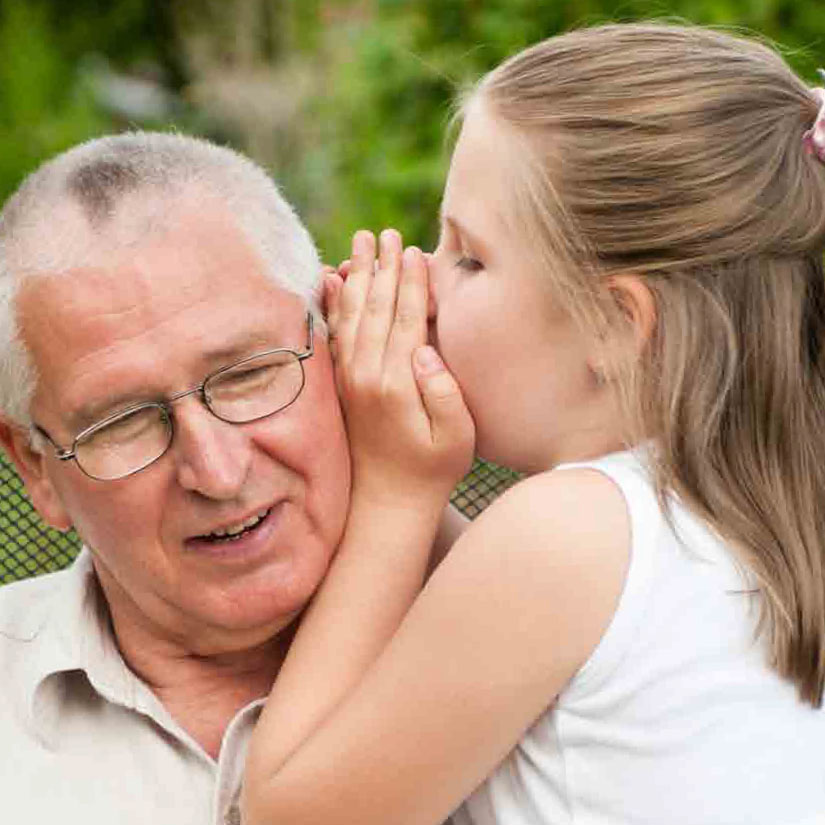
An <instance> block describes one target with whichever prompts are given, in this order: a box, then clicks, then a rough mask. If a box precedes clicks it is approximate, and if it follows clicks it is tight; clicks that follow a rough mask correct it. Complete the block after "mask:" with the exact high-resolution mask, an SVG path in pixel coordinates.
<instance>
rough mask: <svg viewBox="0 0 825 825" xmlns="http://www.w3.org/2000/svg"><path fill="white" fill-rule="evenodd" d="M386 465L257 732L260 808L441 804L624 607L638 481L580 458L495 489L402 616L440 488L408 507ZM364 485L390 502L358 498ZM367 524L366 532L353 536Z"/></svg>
mask: <svg viewBox="0 0 825 825" xmlns="http://www.w3.org/2000/svg"><path fill="white" fill-rule="evenodd" d="M379 271H380V269H379ZM342 344H344V346H348V344H345V343H344V342H343V341H340V340H339V346H341V345H342ZM424 392H425V396H426V389H425V390H424ZM445 397H449V393H448V394H447V395H446V396H445ZM447 418H449V416H447ZM435 420H438V419H437V416H436V417H435V418H434V419H433V421H435ZM353 423H354V422H353ZM373 426H376V427H377V426H379V422H373ZM353 458H354V461H355V474H356V479H357V475H358V466H359V463H358V460H356V456H355V455H354V456H353ZM439 462H440V460H439V461H436V462H435V463H436V464H438V465H439V466H440V464H439ZM377 463H378V464H380V462H377ZM416 466H420V464H419V465H416ZM386 470H387V472H386V474H385V476H384V486H383V488H382V486H381V485H378V486H377V487H373V486H372V484H371V483H367V484H366V486H365V487H362V488H360V491H359V488H358V483H357V480H356V485H355V488H354V497H353V515H352V518H351V521H350V523H349V524H348V527H347V534H346V537H345V540H344V544H343V546H342V548H341V554H340V555H339V558H338V559H337V560H336V562H335V563H334V565H333V569H332V571H331V573H330V576H329V577H328V579H327V582H326V583H325V585H324V587H323V588H322V591H321V593H320V595H319V598H318V600H317V601H316V602H315V603H314V604H313V606H312V608H311V610H310V612H309V615H308V616H307V621H306V622H305V624H304V625H302V628H301V630H300V631H299V635H298V638H296V642H295V645H294V647H293V650H292V651H291V653H290V657H288V659H287V662H286V663H285V665H284V670H283V671H282V674H281V676H280V677H279V679H278V681H277V683H276V686H275V688H274V690H273V693H272V696H271V697H270V701H269V703H268V707H267V709H266V712H265V714H264V716H263V717H262V721H261V724H260V726H259V727H258V729H257V730H256V732H255V736H254V739H253V743H252V746H251V749H250V755H249V760H248V763H247V775H246V776H247V778H246V785H245V789H244V800H243V802H244V816H245V820H244V821H245V822H248V823H250V825H259V823H260V825H262V824H263V823H266V822H277V823H278V824H279V825H296V823H312V825H335V823H339V824H340V825H343V824H344V823H358V825H373V823H374V825H378V823H380V824H381V825H385V823H387V822H391V823H393V825H405V824H406V823H410V825H412V823H416V825H436V823H439V822H441V821H443V820H444V818H445V817H446V816H447V815H448V814H449V813H450V812H451V811H452V810H453V808H454V807H455V806H456V805H457V804H458V803H459V802H460V801H461V799H463V798H464V797H465V796H466V795H468V794H469V793H470V792H471V791H472V790H473V788H474V787H475V786H476V785H477V784H478V783H479V782H481V781H482V779H483V778H484V777H485V776H486V775H487V774H489V773H490V772H491V771H492V770H493V769H494V767H495V765H496V764H497V763H498V762H499V761H500V760H501V759H502V758H503V757H504V756H505V755H506V753H507V752H508V750H510V749H511V748H512V747H513V746H514V745H515V744H516V742H517V741H518V739H519V737H520V736H521V735H522V733H523V732H524V730H525V729H526V728H527V727H528V726H529V725H530V723H531V722H532V721H533V720H534V719H535V718H536V717H537V716H538V715H539V714H540V713H541V712H542V711H543V710H544V709H545V708H546V707H547V706H548V705H549V704H550V703H551V702H552V700H553V698H554V697H555V696H556V694H557V693H558V692H559V691H560V690H561V689H562V688H563V686H564V684H565V683H566V682H567V681H568V680H569V678H570V677H571V676H572V674H574V673H575V671H576V670H577V668H578V667H579V666H580V665H581V663H582V662H583V661H584V660H585V659H586V658H587V656H588V654H589V652H590V651H591V650H592V649H593V647H594V646H595V644H596V643H597V641H598V639H599V638H600V636H601V634H602V632H603V630H604V628H605V627H606V625H607V623H608V621H609V619H610V617H611V615H612V613H613V610H614V609H615V604H616V601H617V599H618V596H619V593H620V591H621V586H622V582H623V577H624V571H625V566H626V563H627V554H628V550H627V548H628V544H629V539H628V526H627V516H626V512H625V508H624V503H623V499H622V497H621V494H620V493H619V492H618V491H617V490H616V489H615V488H614V486H613V484H612V482H610V481H609V480H608V479H606V478H605V477H603V476H601V475H600V474H598V473H595V472H592V471H566V472H564V473H555V474H547V475H542V476H537V477H535V478H533V479H530V480H528V481H526V482H522V483H521V484H519V485H516V487H514V488H513V489H511V490H510V491H508V492H507V493H506V494H505V495H504V496H502V497H501V499H499V500H498V501H497V502H495V503H494V504H493V505H491V507H490V508H488V510H487V511H485V513H483V514H482V515H481V516H480V517H479V518H478V519H477V520H476V521H475V522H474V523H473V524H472V525H471V526H470V527H469V528H468V529H467V530H466V532H465V533H464V534H463V535H462V536H461V538H460V539H459V540H458V542H457V543H456V545H455V547H454V548H453V550H452V551H451V552H450V554H449V555H448V556H447V558H446V559H445V560H444V561H443V562H442V563H441V565H440V566H439V567H438V569H437V570H436V571H435V573H434V574H433V575H432V577H431V579H430V580H429V582H428V584H427V586H426V587H425V589H424V590H423V592H422V593H421V594H420V596H419V597H418V598H417V599H416V600H415V603H414V605H413V606H412V608H411V609H410V610H409V612H408V613H407V614H406V616H404V613H405V609H406V603H409V601H410V600H411V599H413V598H414V597H415V591H416V587H417V586H418V583H419V582H420V581H421V577H423V571H424V568H425V566H426V555H427V552H426V548H427V546H428V543H429V541H430V540H431V539H432V532H431V531H432V529H433V527H434V524H435V520H436V519H437V514H438V512H439V511H440V509H441V506H442V505H443V497H442V498H441V500H440V502H439V504H438V505H430V504H428V503H427V502H428V501H429V499H428V495H429V494H428V493H427V492H426V489H427V485H426V484H424V483H423V481H424V479H423V478H414V479H413V480H412V482H410V488H411V490H412V491H413V500H414V501H416V502H418V504H416V505H415V510H412V509H409V508H405V507H400V508H398V504H397V494H396V495H393V496H392V497H389V498H387V499H386V500H384V498H383V495H382V491H383V493H386V492H388V491H389V489H390V488H392V489H396V488H395V482H394V481H392V475H393V472H394V469H393V467H392V466H391V465H390V466H388V467H387V468H386ZM379 477H380V475H375V476H372V479H373V482H374V481H375V480H376V479H378V478H379ZM366 478H367V479H369V478H370V476H369V474H367V476H366ZM388 479H389V481H388ZM390 482H391V483H390ZM364 490H370V491H371V495H373V496H375V498H376V500H377V501H379V502H381V504H380V506H379V509H378V510H375V509H373V508H371V507H364V508H362V507H361V505H359V504H358V501H359V494H360V492H363V491H364ZM442 496H443V492H442ZM367 500H369V497H366V498H364V499H363V501H367ZM583 503H584V504H586V506H587V511H588V513H598V514H599V518H598V519H594V518H592V517H588V515H587V513H583V512H582V505H583ZM385 519H386V520H385ZM396 525H400V527H399V526H396ZM393 527H395V529H394V530H393V529H391V528H393ZM424 533H428V538H427V539H426V540H424V541H423V542H421V541H420V538H421V536H422V535H423V534H424ZM356 535H358V536H362V537H368V538H367V540H366V542H365V543H362V542H361V540H360V539H359V541H358V542H355V543H350V539H351V537H355V536H356ZM377 536H383V538H382V539H381V542H377V543H372V542H371V540H370V539H369V537H373V538H374V537H377ZM386 536H389V540H388V541H386ZM385 542H386V543H385ZM412 545H415V546H414V547H413V546H412ZM388 590H389V593H388V592H387V591H388ZM385 597H386V599H385ZM402 617H403V621H402V623H401V626H400V627H399V628H398V629H397V630H396V628H395V625H396V624H397V622H398V621H399V620H401V619H402ZM365 620H366V621H365ZM362 622H364V624H361V623H362ZM376 627H377V628H378V632H376ZM293 654H294V655H293ZM364 671H366V672H364Z"/></svg>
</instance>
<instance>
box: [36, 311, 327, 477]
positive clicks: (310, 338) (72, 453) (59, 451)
mask: <svg viewBox="0 0 825 825" xmlns="http://www.w3.org/2000/svg"><path fill="white" fill-rule="evenodd" d="M306 324H307V344H306V349H305V350H304V351H303V352H296V351H295V350H294V349H292V348H291V347H274V348H273V349H268V350H262V351H261V352H256V353H253V354H252V355H248V356H246V357H245V358H241V359H240V360H239V361H234V362H233V363H231V364H227V365H226V366H224V367H221V368H220V369H217V370H215V371H214V372H210V373H209V375H207V376H206V378H204V379H203V381H201V383H200V384H198V385H197V386H196V387H192V389H189V390H183V391H182V392H178V393H175V394H174V395H171V396H169V397H168V398H164V399H162V400H158V401H140V402H138V403H137V404H132V405H130V406H128V407H124V408H123V409H122V410H118V411H117V412H113V413H112V414H111V415H107V416H106V417H105V418H103V419H101V420H100V421H96V422H95V423H94V424H90V425H89V426H88V427H85V428H84V429H82V430H81V431H80V432H79V433H78V434H77V435H76V436H75V437H74V439H73V441H72V443H71V446H70V447H61V446H60V445H59V444H58V443H57V442H56V441H55V440H54V439H53V438H52V437H51V436H50V435H49V434H48V433H47V432H46V430H45V429H43V427H41V426H40V425H39V424H37V423H35V422H32V425H31V429H32V430H33V431H34V432H35V433H37V434H38V435H41V436H43V438H45V439H46V440H47V441H48V442H49V444H51V445H52V447H54V451H55V456H56V457H57V458H58V459H59V460H60V461H72V460H73V461H74V462H75V464H76V465H77V467H78V469H79V470H80V471H81V472H82V473H83V474H84V475H85V476H87V477H88V478H91V479H94V480H95V481H120V480H121V479H123V478H128V477H129V476H132V475H134V474H135V473H139V472H140V471H141V470H145V469H146V468H147V467H149V466H151V465H152V464H154V463H155V462H156V461H157V460H158V459H159V458H161V457H162V456H164V455H165V454H166V453H167V452H168V451H169V447H171V446H172V441H173V439H174V436H175V417H174V416H173V415H172V409H171V407H172V404H174V403H175V402H176V401H180V399H181V398H186V396H188V395H194V394H195V393H200V399H201V403H202V404H203V406H204V407H205V408H206V409H207V410H208V411H209V412H210V413H211V414H212V415H214V416H215V418H217V419H218V420H219V421H224V422H226V423H227V424H251V423H252V422H253V421H261V420H262V419H264V418H269V416H270V415H275V413H279V412H282V411H283V410H285V409H286V408H287V407H289V406H291V405H292V404H294V403H295V402H296V401H297V400H298V398H299V397H300V395H301V393H302V392H303V389H304V387H305V386H306V372H305V371H304V364H303V362H304V361H305V360H306V359H307V358H311V357H312V356H313V355H314V354H315V341H314V331H315V330H314V328H315V323H314V318H313V315H312V311H311V310H307V313H306ZM277 352H288V353H290V354H292V355H294V356H295V357H296V358H297V359H298V364H299V365H300V367H301V386H300V388H299V389H298V392H297V393H296V394H295V397H294V398H293V399H292V400H291V401H290V402H289V403H288V404H284V406H283V407H278V408H277V409H274V410H272V412H268V413H265V414H264V415H258V416H255V417H254V418H248V419H245V420H243V421H232V420H231V419H228V418H224V417H222V416H220V415H218V414H217V413H216V412H215V411H214V410H213V409H212V405H211V403H210V401H209V399H208V398H207V395H206V385H207V384H208V383H209V382H210V381H211V380H212V379H213V378H215V377H217V376H218V375H221V374H222V373H225V372H229V370H233V369H235V368H236V367H239V366H241V364H245V363H247V362H248V361H252V360H253V359H255V358H261V357H262V356H264V355H274V354H275V353H277ZM149 407H157V408H159V409H160V410H161V411H162V412H163V414H164V416H165V417H166V420H167V421H168V422H169V430H170V432H169V441H168V443H167V444H166V447H164V449H163V452H161V453H159V454H158V455H156V456H155V457H154V458H153V459H151V460H150V461H147V462H146V463H145V464H141V466H140V467H136V468H135V469H134V470H130V471H129V472H128V473H124V474H123V475H121V476H115V477H114V478H98V477H97V476H94V475H92V474H91V473H89V472H88V471H87V470H85V469H84V468H83V465H82V464H81V463H80V462H79V461H78V460H77V445H78V443H79V442H80V441H82V440H83V439H84V438H88V437H89V436H90V435H92V434H94V433H95V432H97V431H99V430H102V429H103V428H105V427H107V426H109V424H111V423H112V422H113V421H117V420H118V419H119V418H121V417H123V416H125V415H128V414H130V413H133V412H135V411H136V410H142V409H147V408H149Z"/></svg>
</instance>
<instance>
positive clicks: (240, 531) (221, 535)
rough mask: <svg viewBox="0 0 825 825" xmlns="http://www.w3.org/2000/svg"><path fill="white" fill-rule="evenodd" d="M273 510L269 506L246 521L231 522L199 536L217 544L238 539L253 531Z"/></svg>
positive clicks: (203, 539)
mask: <svg viewBox="0 0 825 825" xmlns="http://www.w3.org/2000/svg"><path fill="white" fill-rule="evenodd" d="M271 512H272V508H271V507H269V508H267V509H266V510H261V511H260V512H258V513H255V514H254V515H252V516H250V517H249V518H247V519H244V521H240V522H238V523H237V524H230V525H228V526H227V527H222V528H220V529H218V530H213V531H212V532H211V533H206V534H205V535H202V536H198V538H199V539H201V540H202V541H210V542H213V543H215V544H224V543H226V542H230V541H237V540H238V539H239V538H241V537H242V536H245V535H246V534H247V533H251V532H252V531H253V530H254V529H255V528H256V527H257V526H258V525H259V524H260V523H261V522H262V521H263V520H264V519H265V518H266V517H267V516H268V515H269V514H270V513H271Z"/></svg>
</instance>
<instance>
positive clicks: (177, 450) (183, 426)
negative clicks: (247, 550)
mask: <svg viewBox="0 0 825 825" xmlns="http://www.w3.org/2000/svg"><path fill="white" fill-rule="evenodd" d="M174 416H175V436H174V441H173V443H172V448H171V451H172V453H173V456H174V460H175V462H176V465H177V474H178V482H179V483H180V485H181V486H182V487H183V488H185V489H187V490H191V491H193V492H197V493H200V494H201V495H203V496H206V497H207V498H212V499H218V500H228V499H232V498H235V497H236V496H237V495H238V494H239V493H240V492H241V489H242V488H243V485H244V482H245V481H246V478H247V475H248V474H249V469H250V464H251V462H252V444H251V442H250V440H249V436H248V435H247V434H246V433H245V432H244V429H243V426H242V425H239V424H230V423H228V422H226V421H221V420H220V419H219V418H216V417H215V416H214V415H212V413H211V412H210V411H209V410H208V409H207V408H206V407H205V406H204V405H203V403H202V402H201V400H200V399H199V398H198V397H197V396H190V397H189V398H183V399H181V400H180V401H178V402H177V403H176V404H175V410H174Z"/></svg>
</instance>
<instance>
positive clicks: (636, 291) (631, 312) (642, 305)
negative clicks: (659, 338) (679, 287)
mask: <svg viewBox="0 0 825 825" xmlns="http://www.w3.org/2000/svg"><path fill="white" fill-rule="evenodd" d="M608 289H609V290H610V293H611V294H612V295H613V298H614V300H615V301H616V305H617V306H618V307H619V309H620V310H621V312H622V313H623V315H624V316H625V318H626V320H627V322H628V324H629V325H630V328H631V331H632V334H633V342H634V349H635V351H636V354H638V353H640V352H641V351H642V350H643V349H644V347H645V345H646V344H647V342H648V341H649V340H650V337H651V336H652V335H653V329H654V327H655V325H656V299H655V298H654V297H653V292H652V291H651V289H650V287H649V286H648V285H647V281H646V280H645V279H644V278H642V277H640V276H639V275H613V276H611V277H610V278H608Z"/></svg>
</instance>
